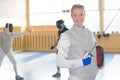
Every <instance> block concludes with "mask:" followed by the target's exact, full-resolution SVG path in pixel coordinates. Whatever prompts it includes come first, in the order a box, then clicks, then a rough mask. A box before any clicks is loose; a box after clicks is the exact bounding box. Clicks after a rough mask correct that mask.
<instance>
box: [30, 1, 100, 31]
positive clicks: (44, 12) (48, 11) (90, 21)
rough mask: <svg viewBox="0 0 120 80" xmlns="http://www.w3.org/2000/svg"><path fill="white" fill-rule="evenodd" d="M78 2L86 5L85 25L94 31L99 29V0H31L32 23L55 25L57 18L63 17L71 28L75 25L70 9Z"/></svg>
mask: <svg viewBox="0 0 120 80" xmlns="http://www.w3.org/2000/svg"><path fill="white" fill-rule="evenodd" d="M78 3H80V4H82V5H84V6H85V10H86V20H85V23H84V25H85V26H86V27H88V28H89V29H91V30H92V31H98V30H99V11H98V0H71V1H70V0H30V25H55V22H56V20H59V19H63V20H64V21H65V25H66V26H67V27H68V28H70V27H71V26H72V25H73V23H72V20H71V16H70V9H71V7H72V5H73V4H78ZM63 10H65V11H66V12H63Z"/></svg>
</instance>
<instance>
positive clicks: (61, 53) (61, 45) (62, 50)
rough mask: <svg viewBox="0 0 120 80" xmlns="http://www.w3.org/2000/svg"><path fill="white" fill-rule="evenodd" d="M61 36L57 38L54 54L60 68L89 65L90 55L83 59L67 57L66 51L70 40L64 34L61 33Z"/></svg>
mask: <svg viewBox="0 0 120 80" xmlns="http://www.w3.org/2000/svg"><path fill="white" fill-rule="evenodd" d="M61 35H62V36H61V37H60V39H59V42H58V45H57V49H58V54H57V55H56V63H57V65H58V66H59V67H61V68H78V67H82V66H86V65H89V64H90V63H91V57H87V58H85V59H83V58H80V59H74V60H69V59H68V51H69V47H70V41H69V39H68V36H67V35H66V34H64V33H63V34H61Z"/></svg>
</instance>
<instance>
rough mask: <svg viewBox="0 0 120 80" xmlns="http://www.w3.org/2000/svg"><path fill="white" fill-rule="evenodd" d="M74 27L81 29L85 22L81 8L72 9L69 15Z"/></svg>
mask: <svg viewBox="0 0 120 80" xmlns="http://www.w3.org/2000/svg"><path fill="white" fill-rule="evenodd" d="M71 17H72V19H73V22H74V25H75V26H78V27H81V26H82V25H83V22H84V20H85V11H84V9H82V8H74V9H73V10H72V13H71Z"/></svg>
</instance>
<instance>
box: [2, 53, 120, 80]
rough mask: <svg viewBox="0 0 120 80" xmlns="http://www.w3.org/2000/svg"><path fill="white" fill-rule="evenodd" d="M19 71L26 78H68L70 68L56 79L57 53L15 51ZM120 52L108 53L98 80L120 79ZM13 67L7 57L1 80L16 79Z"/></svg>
mask: <svg viewBox="0 0 120 80" xmlns="http://www.w3.org/2000/svg"><path fill="white" fill-rule="evenodd" d="M14 56H15V58H16V60H17V63H18V71H19V73H20V75H21V76H24V78H25V80H48V79H49V80H67V78H68V70H67V69H64V68H62V69H61V73H62V75H61V77H60V78H58V79H56V78H53V77H52V75H53V74H54V73H56V62H55V57H56V54H55V53H49V52H15V54H14ZM119 61H120V54H119V53H113V54H112V53H106V54H105V67H104V69H102V70H101V71H100V72H99V74H98V76H97V78H96V80H120V77H119V74H120V69H119V68H120V62H119ZM14 76H15V74H14V71H13V67H12V65H11V63H10V61H9V60H8V58H7V57H5V59H4V60H3V62H2V65H1V68H0V80H15V78H14Z"/></svg>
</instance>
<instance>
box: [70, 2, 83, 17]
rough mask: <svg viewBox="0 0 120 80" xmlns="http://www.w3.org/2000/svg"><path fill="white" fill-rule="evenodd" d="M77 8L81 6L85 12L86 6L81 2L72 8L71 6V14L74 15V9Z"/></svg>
mask: <svg viewBox="0 0 120 80" xmlns="http://www.w3.org/2000/svg"><path fill="white" fill-rule="evenodd" d="M76 8H81V9H83V10H84V13H85V8H84V6H83V5H81V4H74V5H73V6H72V8H71V15H72V12H73V10H74V9H76Z"/></svg>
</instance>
